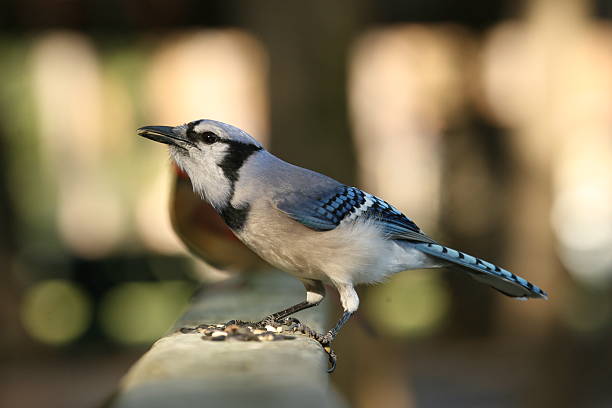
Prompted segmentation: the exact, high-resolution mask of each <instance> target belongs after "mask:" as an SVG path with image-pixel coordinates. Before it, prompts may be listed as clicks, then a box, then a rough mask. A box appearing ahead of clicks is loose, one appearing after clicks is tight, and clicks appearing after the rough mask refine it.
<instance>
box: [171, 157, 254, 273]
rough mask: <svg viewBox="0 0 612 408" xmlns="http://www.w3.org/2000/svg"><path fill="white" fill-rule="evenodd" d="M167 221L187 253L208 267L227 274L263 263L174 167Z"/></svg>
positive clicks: (183, 174) (181, 172) (186, 177)
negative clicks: (187, 250)
mask: <svg viewBox="0 0 612 408" xmlns="http://www.w3.org/2000/svg"><path fill="white" fill-rule="evenodd" d="M173 167H174V170H175V173H176V177H175V184H174V191H173V193H172V199H171V200H172V201H171V203H170V218H171V220H172V226H173V228H174V231H175V232H176V234H177V235H178V236H179V238H180V239H181V240H182V241H183V243H184V244H185V245H186V246H187V248H188V249H189V251H190V252H191V253H193V254H194V255H196V256H197V257H198V258H200V259H201V260H203V261H204V262H206V263H207V264H209V265H211V266H213V267H215V268H218V269H221V270H223V271H227V272H243V271H245V270H249V269H254V268H258V267H262V266H264V265H266V264H265V262H264V261H263V260H262V259H261V258H259V257H258V256H257V255H255V253H253V252H252V251H251V250H250V249H248V248H247V247H246V246H245V245H244V244H243V243H242V242H241V241H240V240H239V239H238V238H236V236H235V235H234V234H233V233H232V231H231V230H230V229H229V228H228V227H227V225H226V224H225V222H224V221H223V219H222V218H221V216H220V215H219V214H218V213H217V212H216V211H215V209H214V208H213V207H212V206H211V205H210V204H208V203H207V202H206V201H204V200H202V199H201V198H200V197H199V196H198V195H197V194H196V193H194V192H193V187H192V185H191V181H190V180H189V177H188V176H187V174H185V173H184V172H183V171H182V170H180V169H179V168H178V167H177V166H176V165H174V166H173Z"/></svg>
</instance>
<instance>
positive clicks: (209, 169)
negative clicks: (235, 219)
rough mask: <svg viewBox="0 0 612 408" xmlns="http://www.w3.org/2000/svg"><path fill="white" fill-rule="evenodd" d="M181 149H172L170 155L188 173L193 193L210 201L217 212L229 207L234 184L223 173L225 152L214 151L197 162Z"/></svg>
mask: <svg viewBox="0 0 612 408" xmlns="http://www.w3.org/2000/svg"><path fill="white" fill-rule="evenodd" d="M181 150H182V149H180V148H174V147H171V148H170V155H171V157H172V159H173V160H174V162H175V163H176V164H177V165H178V166H179V167H180V168H181V169H182V170H183V171H185V172H186V173H187V175H188V176H189V179H190V180H191V184H192V185H193V191H195V192H196V193H198V194H199V195H200V196H201V197H202V198H203V199H204V200H206V201H208V202H209V203H210V205H212V206H213V207H214V208H215V209H216V210H218V211H220V210H222V209H223V208H225V207H226V206H227V204H228V203H229V201H230V200H231V198H232V197H231V196H232V184H231V182H230V181H229V180H228V179H227V177H226V176H225V174H224V173H223V169H222V168H221V167H219V165H218V164H217V163H220V162H221V160H223V157H224V156H225V151H223V150H221V149H219V150H216V151H215V150H213V151H209V152H208V157H206V158H203V160H198V161H195V160H194V159H192V158H191V157H189V156H187V155H186V154H185V153H184V152H182V151H181Z"/></svg>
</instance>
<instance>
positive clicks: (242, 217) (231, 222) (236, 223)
mask: <svg viewBox="0 0 612 408" xmlns="http://www.w3.org/2000/svg"><path fill="white" fill-rule="evenodd" d="M249 210H250V206H249V205H248V204H247V205H245V206H244V207H242V208H234V207H232V205H231V204H228V205H227V206H226V207H225V208H223V209H222V210H221V211H219V214H220V215H221V217H222V218H223V220H224V221H225V223H226V224H227V226H228V227H230V228H231V229H232V230H234V231H240V230H241V229H242V228H243V227H244V224H245V222H246V219H247V217H248V215H249Z"/></svg>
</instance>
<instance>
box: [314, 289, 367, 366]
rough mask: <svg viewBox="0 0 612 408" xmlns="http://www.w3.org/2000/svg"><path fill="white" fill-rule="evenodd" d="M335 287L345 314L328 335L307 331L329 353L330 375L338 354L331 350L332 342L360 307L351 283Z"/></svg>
mask: <svg viewBox="0 0 612 408" xmlns="http://www.w3.org/2000/svg"><path fill="white" fill-rule="evenodd" d="M334 285H335V286H336V288H337V289H338V294H339V295H340V301H341V302H342V307H343V308H344V313H343V314H342V317H341V318H340V320H338V323H336V325H335V326H334V327H333V328H332V329H331V330H330V331H328V332H327V333H325V334H323V335H321V334H317V333H316V332H314V331H306V334H307V335H308V336H309V337H311V338H313V339H315V340H316V341H318V342H319V343H320V344H321V346H322V347H323V350H325V352H326V353H327V356H328V358H329V364H330V366H329V368H328V369H327V372H328V373H331V372H333V371H334V370H335V369H336V361H337V358H336V353H334V351H333V350H332V348H331V342H332V341H334V339H335V338H336V336H337V335H338V332H340V329H342V326H344V325H345V324H346V322H347V321H348V320H349V319H350V318H351V316H352V315H353V314H354V313H355V311H357V308H358V307H359V297H358V296H357V292H355V288H354V287H353V285H352V284H350V283H340V282H334Z"/></svg>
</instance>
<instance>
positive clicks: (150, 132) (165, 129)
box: [136, 126, 192, 149]
mask: <svg viewBox="0 0 612 408" xmlns="http://www.w3.org/2000/svg"><path fill="white" fill-rule="evenodd" d="M136 132H137V133H138V136H142V137H146V138H147V139H151V140H154V141H156V142H159V143H164V144H167V145H172V146H177V147H181V148H183V149H184V148H185V145H186V144H188V145H192V143H190V142H189V141H187V140H185V139H183V138H182V137H180V136H179V135H177V134H176V133H174V128H173V127H170V126H143V127H141V128H139V129H138V130H137V131H136Z"/></svg>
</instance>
